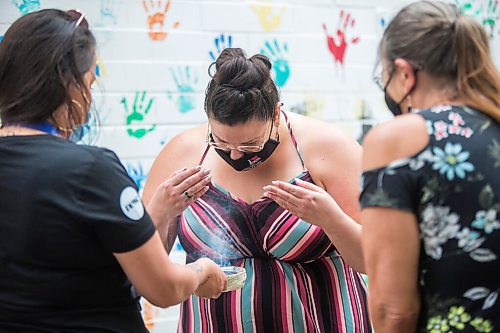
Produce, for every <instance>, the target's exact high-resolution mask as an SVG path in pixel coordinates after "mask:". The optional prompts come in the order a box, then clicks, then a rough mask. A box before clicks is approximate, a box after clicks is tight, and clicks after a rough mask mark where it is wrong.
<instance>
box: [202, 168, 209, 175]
mask: <svg viewBox="0 0 500 333" xmlns="http://www.w3.org/2000/svg"><path fill="white" fill-rule="evenodd" d="M210 171H211V170H210V169H205V170H203V173H204V174H205V175H208V174H209V173H210Z"/></svg>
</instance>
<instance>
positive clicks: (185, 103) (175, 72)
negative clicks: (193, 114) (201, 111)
mask: <svg viewBox="0 0 500 333" xmlns="http://www.w3.org/2000/svg"><path fill="white" fill-rule="evenodd" d="M169 70H170V75H171V77H172V80H173V81H174V83H175V87H176V91H177V93H178V94H179V97H178V98H177V102H176V104H177V109H178V110H179V112H180V113H187V112H189V111H191V110H194V108H195V106H196V98H195V96H194V92H195V86H196V84H197V83H198V79H199V77H198V74H197V73H191V68H190V67H189V66H178V67H176V68H172V67H170V68H169Z"/></svg>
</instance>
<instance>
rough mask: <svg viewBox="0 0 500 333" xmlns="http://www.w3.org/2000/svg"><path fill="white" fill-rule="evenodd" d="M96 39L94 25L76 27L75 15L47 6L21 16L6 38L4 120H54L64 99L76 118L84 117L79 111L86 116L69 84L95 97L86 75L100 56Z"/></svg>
mask: <svg viewBox="0 0 500 333" xmlns="http://www.w3.org/2000/svg"><path fill="white" fill-rule="evenodd" d="M95 44H96V42H95V38H94V36H93V35H92V33H91V32H90V31H89V29H88V27H87V26H86V25H84V24H80V25H79V26H76V20H75V17H73V16H71V15H69V14H67V13H66V12H64V11H60V10H56V9H45V10H41V11H37V12H33V13H30V14H27V15H25V16H22V17H21V18H19V19H18V20H16V21H15V22H14V23H13V24H12V25H11V26H10V28H9V29H8V30H7V32H6V33H5V36H4V38H3V40H2V42H1V43H0V117H1V121H2V123H3V124H7V123H27V124H30V123H38V122H41V121H44V120H49V119H53V117H52V114H53V112H54V111H55V110H56V109H57V108H58V107H60V106H61V105H63V104H65V105H66V106H67V107H68V111H69V114H70V118H72V119H75V117H76V119H79V118H78V116H74V115H73V114H75V115H79V114H80V118H81V110H79V107H78V106H77V107H75V106H74V103H72V102H71V96H70V93H69V88H70V85H73V86H75V87H77V88H78V89H79V90H80V92H81V93H82V94H83V95H84V96H86V97H89V96H90V91H87V90H88V89H87V88H86V87H85V85H84V82H83V76H84V74H85V73H86V72H88V71H89V70H90V68H91V67H92V64H93V62H94V60H95ZM88 102H90V101H88ZM83 107H85V108H88V105H84V106H83Z"/></svg>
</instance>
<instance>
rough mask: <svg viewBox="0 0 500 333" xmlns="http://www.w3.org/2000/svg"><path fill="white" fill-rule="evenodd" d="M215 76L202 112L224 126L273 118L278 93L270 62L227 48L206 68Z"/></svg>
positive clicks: (210, 83)
mask: <svg viewBox="0 0 500 333" xmlns="http://www.w3.org/2000/svg"><path fill="white" fill-rule="evenodd" d="M213 66H215V73H214V75H213V76H212V80H210V82H209V83H208V87H207V90H206V96H205V112H206V113H207V116H208V117H209V118H212V119H215V120H217V121H218V122H220V123H222V124H225V125H230V126H231V125H235V124H241V123H245V122H247V121H249V120H253V119H259V120H269V119H272V118H273V116H274V115H275V109H276V104H277V103H278V102H279V94H278V89H277V88H276V85H275V84H274V82H273V80H272V78H271V73H270V70H271V62H270V61H269V59H268V58H267V57H266V56H264V55H262V54H256V55H254V56H252V57H250V58H248V59H247V57H246V54H245V52H244V51H243V50H242V49H240V48H227V49H225V50H223V51H222V52H221V54H220V55H219V57H218V58H217V60H216V61H215V62H214V63H212V64H211V65H210V67H209V73H210V71H211V69H212V68H213Z"/></svg>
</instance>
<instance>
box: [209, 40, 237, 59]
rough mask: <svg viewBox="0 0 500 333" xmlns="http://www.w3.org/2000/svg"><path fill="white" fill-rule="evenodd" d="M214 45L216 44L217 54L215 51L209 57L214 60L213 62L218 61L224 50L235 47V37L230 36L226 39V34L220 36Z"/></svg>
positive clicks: (210, 52)
mask: <svg viewBox="0 0 500 333" xmlns="http://www.w3.org/2000/svg"><path fill="white" fill-rule="evenodd" d="M214 44H215V52H214V51H209V52H208V55H209V56H210V59H212V61H215V60H217V58H218V57H219V54H221V52H222V50H224V49H225V48H228V47H232V46H233V37H232V36H231V35H229V34H228V35H227V38H226V36H225V35H224V34H220V36H217V37H215V38H214Z"/></svg>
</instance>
